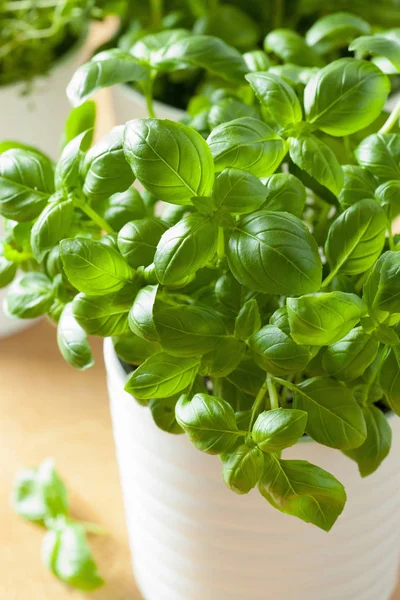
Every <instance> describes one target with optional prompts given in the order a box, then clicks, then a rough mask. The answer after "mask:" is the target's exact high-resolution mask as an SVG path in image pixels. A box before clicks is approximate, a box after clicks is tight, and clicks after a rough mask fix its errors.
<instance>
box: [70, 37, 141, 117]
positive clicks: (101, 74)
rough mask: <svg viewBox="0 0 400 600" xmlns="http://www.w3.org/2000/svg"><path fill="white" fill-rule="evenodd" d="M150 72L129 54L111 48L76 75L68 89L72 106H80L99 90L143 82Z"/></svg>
mask: <svg viewBox="0 0 400 600" xmlns="http://www.w3.org/2000/svg"><path fill="white" fill-rule="evenodd" d="M147 76H148V71H147V69H146V68H144V67H143V66H141V65H139V64H138V62H137V60H136V59H135V58H134V57H133V56H132V54H130V53H129V52H124V51H123V50H120V49H119V48H111V49H110V50H105V51H104V52H99V53H98V54H95V56H93V58H92V59H91V60H90V61H89V62H87V63H85V64H84V65H81V66H80V67H79V68H78V69H77V70H76V71H75V73H74V75H73V77H72V79H71V81H70V82H69V84H68V87H67V96H68V98H69V101H70V102H71V104H72V106H79V105H80V104H82V103H83V102H85V101H86V100H87V99H88V98H90V96H92V95H93V94H94V93H95V92H97V91H98V90H101V89H102V88H104V87H110V86H112V85H115V84H117V83H128V82H133V81H141V80H143V79H145V78H146V77H147Z"/></svg>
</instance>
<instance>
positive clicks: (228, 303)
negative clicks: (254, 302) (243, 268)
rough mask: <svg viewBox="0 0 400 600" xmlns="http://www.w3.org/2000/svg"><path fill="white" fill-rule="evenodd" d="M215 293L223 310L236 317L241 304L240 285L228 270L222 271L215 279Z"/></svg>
mask: <svg viewBox="0 0 400 600" xmlns="http://www.w3.org/2000/svg"><path fill="white" fill-rule="evenodd" d="M215 295H216V297H217V301H218V302H219V303H220V305H221V306H222V307H223V309H224V311H225V312H227V313H228V314H230V316H232V315H233V316H234V317H235V318H236V315H237V314H238V312H239V311H240V308H241V305H242V302H241V298H242V286H241V285H240V283H239V282H238V281H237V280H236V279H235V278H234V277H233V275H232V274H231V273H230V272H228V273H224V274H223V275H221V277H219V278H218V280H217V281H216V284H215Z"/></svg>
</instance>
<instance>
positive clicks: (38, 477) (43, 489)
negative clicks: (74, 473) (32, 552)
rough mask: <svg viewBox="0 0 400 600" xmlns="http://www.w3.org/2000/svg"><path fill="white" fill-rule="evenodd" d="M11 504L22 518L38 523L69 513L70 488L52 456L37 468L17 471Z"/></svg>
mask: <svg viewBox="0 0 400 600" xmlns="http://www.w3.org/2000/svg"><path fill="white" fill-rule="evenodd" d="M11 504H12V508H13V509H14V510H15V512H16V513H17V514H18V515H19V516H20V517H22V518H23V519H27V520H28V521H33V522H36V523H44V522H45V521H46V520H47V519H52V518H55V517H57V516H59V515H66V514H67V512H68V498H67V490H66V488H65V486H64V484H63V482H62V481H61V479H60V477H59V476H58V474H57V472H56V470H55V467H54V461H53V460H52V459H51V458H47V459H46V460H44V461H43V462H42V463H41V465H40V466H39V468H37V469H22V470H21V471H18V473H17V475H16V478H15V482H14V487H13V491H12V497H11Z"/></svg>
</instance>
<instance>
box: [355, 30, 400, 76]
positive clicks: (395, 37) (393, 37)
mask: <svg viewBox="0 0 400 600" xmlns="http://www.w3.org/2000/svg"><path fill="white" fill-rule="evenodd" d="M349 50H352V51H353V52H357V53H360V52H361V53H364V54H372V55H373V56H384V57H385V58H387V59H388V60H390V62H391V63H392V65H394V67H395V68H396V69H397V70H400V32H399V31H398V30H395V29H394V30H392V31H383V32H382V33H376V34H375V35H364V36H362V37H359V38H357V39H356V40H353V42H352V43H351V44H350V46H349Z"/></svg>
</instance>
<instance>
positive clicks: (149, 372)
mask: <svg viewBox="0 0 400 600" xmlns="http://www.w3.org/2000/svg"><path fill="white" fill-rule="evenodd" d="M199 366H200V359H199V358H196V357H191V358H183V357H179V358H178V357H174V356H170V355H169V354H167V353H166V352H158V353H157V354H153V355H152V356H150V357H149V358H148V359H147V360H146V361H145V362H144V363H143V364H142V365H140V367H138V368H137V369H136V371H134V372H133V373H132V375H131V376H130V377H129V379H128V381H127V383H126V385H125V390H126V391H127V392H129V394H132V396H134V397H136V398H139V400H148V399H149V398H168V397H169V396H173V395H174V394H178V393H179V392H181V391H182V390H184V389H185V388H187V387H189V386H190V385H191V384H192V383H193V381H194V378H195V377H196V375H197V372H198V370H199ZM178 422H179V420H178ZM179 424H180V423H179Z"/></svg>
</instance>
